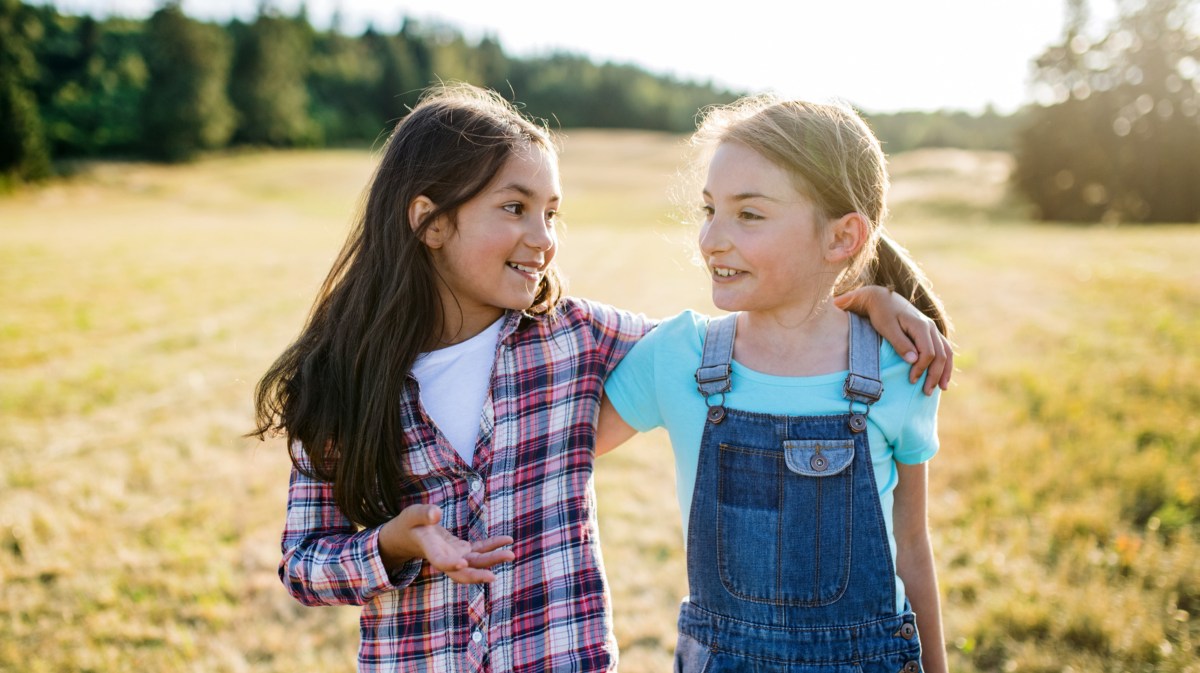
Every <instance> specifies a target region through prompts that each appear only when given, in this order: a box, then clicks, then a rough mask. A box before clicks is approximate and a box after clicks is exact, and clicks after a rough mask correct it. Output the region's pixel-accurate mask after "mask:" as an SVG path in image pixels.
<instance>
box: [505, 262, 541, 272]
mask: <svg viewBox="0 0 1200 673" xmlns="http://www.w3.org/2000/svg"><path fill="white" fill-rule="evenodd" d="M508 265H509V266H511V267H512V268H514V269H516V270H518V271H524V272H525V273H538V268H537V267H536V266H525V265H524V264H517V263H516V262H509V263H508Z"/></svg>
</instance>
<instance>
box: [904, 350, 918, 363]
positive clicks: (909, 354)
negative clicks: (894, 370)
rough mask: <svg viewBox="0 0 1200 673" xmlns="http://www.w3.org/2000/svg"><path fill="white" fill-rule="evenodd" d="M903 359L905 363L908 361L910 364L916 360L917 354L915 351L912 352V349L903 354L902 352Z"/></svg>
mask: <svg viewBox="0 0 1200 673" xmlns="http://www.w3.org/2000/svg"><path fill="white" fill-rule="evenodd" d="M904 361H905V362H907V363H909V364H912V363H914V362H916V361H917V354H916V353H914V352H912V351H909V352H907V353H905V354H904Z"/></svg>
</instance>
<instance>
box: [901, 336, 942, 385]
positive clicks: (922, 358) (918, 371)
mask: <svg viewBox="0 0 1200 673" xmlns="http://www.w3.org/2000/svg"><path fill="white" fill-rule="evenodd" d="M914 341H916V343H917V359H916V361H915V362H913V366H912V368H911V369H909V371H908V381H909V383H916V382H917V380H918V379H920V378H921V375H922V374H924V373H925V370H927V369H929V365H930V364H932V363H933V361H934V358H936V357H937V351H936V350H935V349H934V347H933V340H932V339H930V338H929V333H928V332H921V333H919V334H918V335H915V336H914Z"/></svg>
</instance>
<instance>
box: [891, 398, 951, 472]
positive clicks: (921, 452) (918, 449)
mask: <svg viewBox="0 0 1200 673" xmlns="http://www.w3.org/2000/svg"><path fill="white" fill-rule="evenodd" d="M911 395H912V397H911V398H909V402H908V410H907V412H906V413H905V415H904V421H903V424H902V425H901V427H900V433H899V435H898V436H897V437H896V441H895V445H894V446H893V447H892V451H893V456H894V457H895V459H896V462H898V463H903V464H905V465H918V464H920V463H924V462H925V461H927V460H929V459H930V458H933V456H934V455H935V454H936V453H937V452H938V446H939V444H938V432H937V421H938V419H937V417H938V404H939V402H940V401H941V391H940V390H938V389H937V388H935V389H934V391H933V394H932V395H926V394H925V393H924V392H923V391H922V389H921V386H919V385H915V386H912V392H911Z"/></svg>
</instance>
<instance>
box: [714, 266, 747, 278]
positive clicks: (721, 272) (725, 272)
mask: <svg viewBox="0 0 1200 673" xmlns="http://www.w3.org/2000/svg"><path fill="white" fill-rule="evenodd" d="M712 273H713V275H714V276H716V277H718V278H732V277H734V276H736V275H738V274H739V273H743V272H742V271H738V270H737V269H727V268H724V267H713V269H712Z"/></svg>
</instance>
